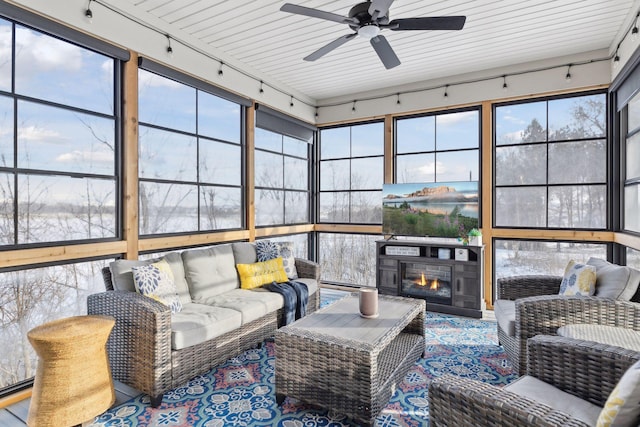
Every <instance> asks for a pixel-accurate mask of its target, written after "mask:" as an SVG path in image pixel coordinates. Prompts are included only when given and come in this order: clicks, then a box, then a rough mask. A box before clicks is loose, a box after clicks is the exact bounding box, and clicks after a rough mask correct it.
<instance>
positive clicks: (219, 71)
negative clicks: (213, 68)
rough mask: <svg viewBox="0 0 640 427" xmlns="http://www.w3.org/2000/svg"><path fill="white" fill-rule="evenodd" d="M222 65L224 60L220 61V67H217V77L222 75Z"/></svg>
mask: <svg viewBox="0 0 640 427" xmlns="http://www.w3.org/2000/svg"><path fill="white" fill-rule="evenodd" d="M223 65H224V62H222V61H220V68H218V77H220V78H222V77H224V71H222V66H223Z"/></svg>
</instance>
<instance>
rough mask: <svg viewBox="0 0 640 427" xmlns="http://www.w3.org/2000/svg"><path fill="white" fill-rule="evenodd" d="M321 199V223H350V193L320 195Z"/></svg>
mask: <svg viewBox="0 0 640 427" xmlns="http://www.w3.org/2000/svg"><path fill="white" fill-rule="evenodd" d="M319 199H320V202H319V204H320V221H321V222H349V193H347V192H332V193H320V196H319ZM380 200H381V203H382V199H380Z"/></svg>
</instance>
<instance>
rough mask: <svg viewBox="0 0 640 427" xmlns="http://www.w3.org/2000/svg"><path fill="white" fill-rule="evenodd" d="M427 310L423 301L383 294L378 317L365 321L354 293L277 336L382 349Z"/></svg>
mask: <svg viewBox="0 0 640 427" xmlns="http://www.w3.org/2000/svg"><path fill="white" fill-rule="evenodd" d="M424 310H425V302H424V300H418V299H410V298H403V297H393V296H386V295H380V296H379V297H378V312H379V316H378V317H377V318H374V319H369V318H364V317H362V316H360V309H359V299H358V294H357V293H355V294H351V295H349V296H346V297H345V298H343V299H341V300H338V301H336V302H335V303H333V304H331V305H329V306H327V307H325V308H323V309H320V310H318V311H316V312H315V313H312V314H310V315H308V316H306V317H303V318H302V319H300V320H297V321H296V322H294V323H292V324H290V325H288V326H284V327H282V328H280V329H278V331H277V332H276V334H277V333H286V334H293V335H298V336H304V337H307V338H311V339H320V340H323V341H328V342H332V343H336V344H340V345H345V346H348V347H356V348H379V347H381V346H384V345H385V344H386V343H387V342H388V341H390V340H391V339H393V338H394V337H395V336H396V335H397V334H398V333H399V332H400V331H401V330H402V329H403V328H404V327H405V326H407V325H408V324H409V323H410V322H411V321H412V320H413V319H414V318H415V317H416V316H417V315H418V314H419V313H420V312H421V311H422V312H424Z"/></svg>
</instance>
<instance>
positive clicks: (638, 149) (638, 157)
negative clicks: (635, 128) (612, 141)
mask: <svg viewBox="0 0 640 427" xmlns="http://www.w3.org/2000/svg"><path fill="white" fill-rule="evenodd" d="M626 158H627V162H626V163H627V176H626V179H633V178H640V132H638V133H636V134H635V135H633V136H632V137H631V138H628V139H627V153H626Z"/></svg>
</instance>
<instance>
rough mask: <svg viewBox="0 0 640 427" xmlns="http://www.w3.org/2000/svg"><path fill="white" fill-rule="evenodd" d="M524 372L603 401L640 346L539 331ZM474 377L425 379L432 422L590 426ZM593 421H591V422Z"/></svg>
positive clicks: (459, 426) (460, 426) (639, 355)
mask: <svg viewBox="0 0 640 427" xmlns="http://www.w3.org/2000/svg"><path fill="white" fill-rule="evenodd" d="M528 348H529V358H528V363H527V375H529V376H530V377H535V378H537V379H538V380H541V381H544V382H545V383H547V384H550V385H551V386H553V387H554V388H556V389H558V390H561V391H563V392H566V393H569V394H571V395H574V396H577V397H578V398H579V399H581V400H584V401H587V402H589V403H591V404H593V405H596V408H593V409H599V408H597V407H600V408H601V407H603V406H604V403H605V402H606V400H607V398H608V396H609V394H610V393H611V391H612V390H613V388H614V387H615V385H616V384H617V383H618V381H619V380H620V378H621V377H622V375H623V374H624V372H625V371H626V370H627V369H628V368H629V367H630V366H631V365H632V364H633V363H635V362H636V361H638V360H640V352H635V351H633V350H627V349H623V348H621V347H612V346H607V345H605V344H598V343H595V342H591V341H581V340H576V339H573V338H564V337H559V336H546V335H538V336H537V337H535V338H532V339H530V340H529V342H528ZM510 387H511V386H506V387H504V388H500V387H496V386H493V385H491V384H486V383H483V382H480V381H476V380H470V379H466V378H460V377H456V376H453V375H444V376H442V377H439V378H437V379H435V380H433V381H432V382H431V384H430V385H429V418H430V425H431V426H451V427H454V426H455V427H472V426H473V427H482V426H491V427H493V426H505V427H512V426H519V427H520V426H547V427H551V426H571V427H589V426H590V424H587V423H586V422H584V421H581V420H580V419H577V418H574V417H573V416H572V415H571V414H569V413H565V412H564V411H566V410H569V409H565V408H569V406H568V405H567V402H558V405H557V406H559V407H560V408H562V409H558V408H552V407H551V406H549V405H547V404H544V403H542V402H539V401H535V400H532V399H531V398H527V397H524V396H523V395H521V394H518V393H515V392H513V391H510V390H509V388H510ZM593 425H595V424H593Z"/></svg>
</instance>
